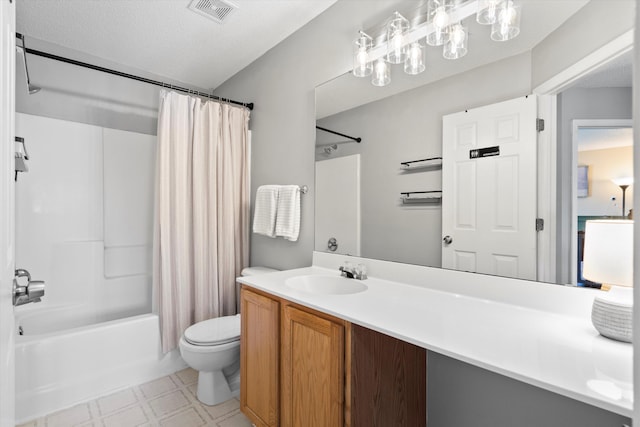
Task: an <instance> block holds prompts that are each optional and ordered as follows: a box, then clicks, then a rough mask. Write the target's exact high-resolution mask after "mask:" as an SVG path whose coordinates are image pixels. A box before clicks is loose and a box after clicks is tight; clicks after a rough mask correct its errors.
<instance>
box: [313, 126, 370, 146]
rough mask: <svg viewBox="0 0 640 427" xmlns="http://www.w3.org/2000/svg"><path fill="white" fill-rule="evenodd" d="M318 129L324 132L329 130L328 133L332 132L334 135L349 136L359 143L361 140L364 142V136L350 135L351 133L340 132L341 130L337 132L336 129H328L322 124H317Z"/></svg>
mask: <svg viewBox="0 0 640 427" xmlns="http://www.w3.org/2000/svg"><path fill="white" fill-rule="evenodd" d="M316 129H318V130H321V131H323V132H328V133H332V134H334V135H338V136H341V137H343V138H348V139H351V140H353V141H355V142H357V143H358V144H360V142H362V138H360V137H355V136H349V135H345V134H344V133H340V132H336V131H335V130H331V129H327V128H323V127H321V126H316Z"/></svg>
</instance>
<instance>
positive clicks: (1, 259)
mask: <svg viewBox="0 0 640 427" xmlns="http://www.w3.org/2000/svg"><path fill="white" fill-rule="evenodd" d="M15 10H16V2H8V1H2V2H0V28H1V30H0V141H2V144H1V145H0V171H2V175H1V176H0V206H2V208H1V209H0V427H13V426H14V425H15V419H14V418H15V352H14V345H15V320H14V317H13V305H12V300H13V296H12V292H11V291H12V282H13V276H14V259H15V250H14V237H15V229H14V209H13V206H14V186H13V177H12V176H11V175H12V172H13V165H14V157H13V154H14V150H13V140H14V136H15V132H14V124H15V117H14V115H15V97H14V87H15V73H14V70H15V65H14V55H13V49H14V48H13V46H14V44H15V37H14V32H15V26H16V15H15Z"/></svg>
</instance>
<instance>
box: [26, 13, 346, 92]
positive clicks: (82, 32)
mask: <svg viewBox="0 0 640 427" xmlns="http://www.w3.org/2000/svg"><path fill="white" fill-rule="evenodd" d="M233 1H234V3H236V4H237V5H239V9H238V10H236V11H234V12H233V13H232V14H231V15H230V16H229V18H228V19H227V20H226V21H225V23H224V24H218V23H216V22H214V21H212V20H210V19H207V18H205V17H203V16H201V15H198V14H196V13H194V12H192V11H190V10H189V9H188V8H187V7H188V6H189V4H190V0H20V1H19V2H18V3H17V30H18V31H19V32H21V33H23V34H25V35H27V36H30V37H33V38H36V39H40V40H44V41H46V42H49V43H53V44H56V45H60V46H64V47H67V48H70V49H74V50H77V51H80V52H83V53H85V54H90V55H93V56H97V57H100V58H104V59H107V60H109V61H113V62H116V63H118V64H123V65H127V66H128V67H133V68H137V69H140V70H144V71H147V72H149V73H153V74H155V75H159V76H164V77H168V78H170V79H173V80H176V81H179V82H184V83H188V84H191V85H193V86H197V87H200V88H204V89H213V88H216V87H217V86H219V85H220V84H221V83H222V82H224V81H225V80H226V79H228V78H229V77H231V76H233V75H234V74H235V73H237V72H238V71H240V70H241V69H243V68H244V67H246V66H247V65H249V64H250V63H251V62H253V61H254V60H256V59H257V58H259V57H260V56H261V55H263V54H264V53H265V52H266V51H268V50H269V49H271V48H272V47H274V46H275V45H277V44H278V43H279V42H281V41H282V40H284V39H285V38H286V37H287V36H289V35H290V34H292V33H293V32H295V31H296V30H297V29H299V28H300V27H302V26H304V25H305V24H306V23H307V22H309V21H310V20H312V19H313V18H314V17H316V16H317V15H319V14H320V13H321V12H323V11H324V10H325V9H327V8H328V7H329V6H331V5H332V4H333V3H335V1H336V0H233Z"/></svg>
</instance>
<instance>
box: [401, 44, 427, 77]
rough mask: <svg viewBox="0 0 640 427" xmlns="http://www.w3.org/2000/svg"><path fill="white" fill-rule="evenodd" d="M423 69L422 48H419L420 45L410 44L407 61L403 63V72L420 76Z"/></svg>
mask: <svg viewBox="0 0 640 427" xmlns="http://www.w3.org/2000/svg"><path fill="white" fill-rule="evenodd" d="M424 69H425V65H424V48H423V47H422V46H420V43H417V42H414V43H411V45H410V46H409V52H408V54H407V60H406V61H405V63H404V72H405V73H407V74H420V73H421V72H423V71H424Z"/></svg>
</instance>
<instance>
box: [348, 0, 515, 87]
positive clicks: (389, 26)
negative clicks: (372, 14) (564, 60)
mask: <svg viewBox="0 0 640 427" xmlns="http://www.w3.org/2000/svg"><path fill="white" fill-rule="evenodd" d="M472 15H475V17H476V21H477V22H478V23H480V24H483V25H491V39H492V40H495V41H507V40H511V39H513V38H514V37H516V36H518V34H520V17H521V8H520V6H519V5H517V4H515V3H514V1H513V0H467V1H463V2H460V1H459V0H428V2H427V12H426V16H425V15H421V16H419V17H417V18H416V19H413V20H412V21H411V22H410V21H409V20H408V19H407V18H405V17H404V16H403V15H402V14H400V13H399V12H397V11H396V12H394V14H393V15H392V16H391V18H390V19H389V20H388V22H387V23H386V25H385V26H384V28H385V31H384V33H382V34H372V35H369V34H367V33H364V32H363V31H360V32H359V34H358V38H357V39H356V40H355V42H354V53H353V55H354V56H353V63H354V66H353V71H352V73H353V75H354V76H356V77H367V76H369V75H372V78H371V83H372V84H373V85H374V86H386V85H387V84H389V83H390V82H391V75H390V67H389V64H404V71H405V73H407V74H411V75H415V74H420V73H422V72H423V71H424V70H425V69H426V65H425V55H426V54H425V51H426V45H429V46H443V52H442V55H443V56H444V57H445V58H447V59H458V58H462V57H463V56H465V55H466V54H467V51H468V50H467V45H468V39H469V33H468V31H467V27H466V26H465V25H464V24H463V23H462V21H463V20H464V19H466V18H468V17H469V16H472ZM412 22H413V23H414V25H413V26H412V24H411V23H412ZM373 39H375V40H376V44H375V46H374V44H373Z"/></svg>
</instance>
